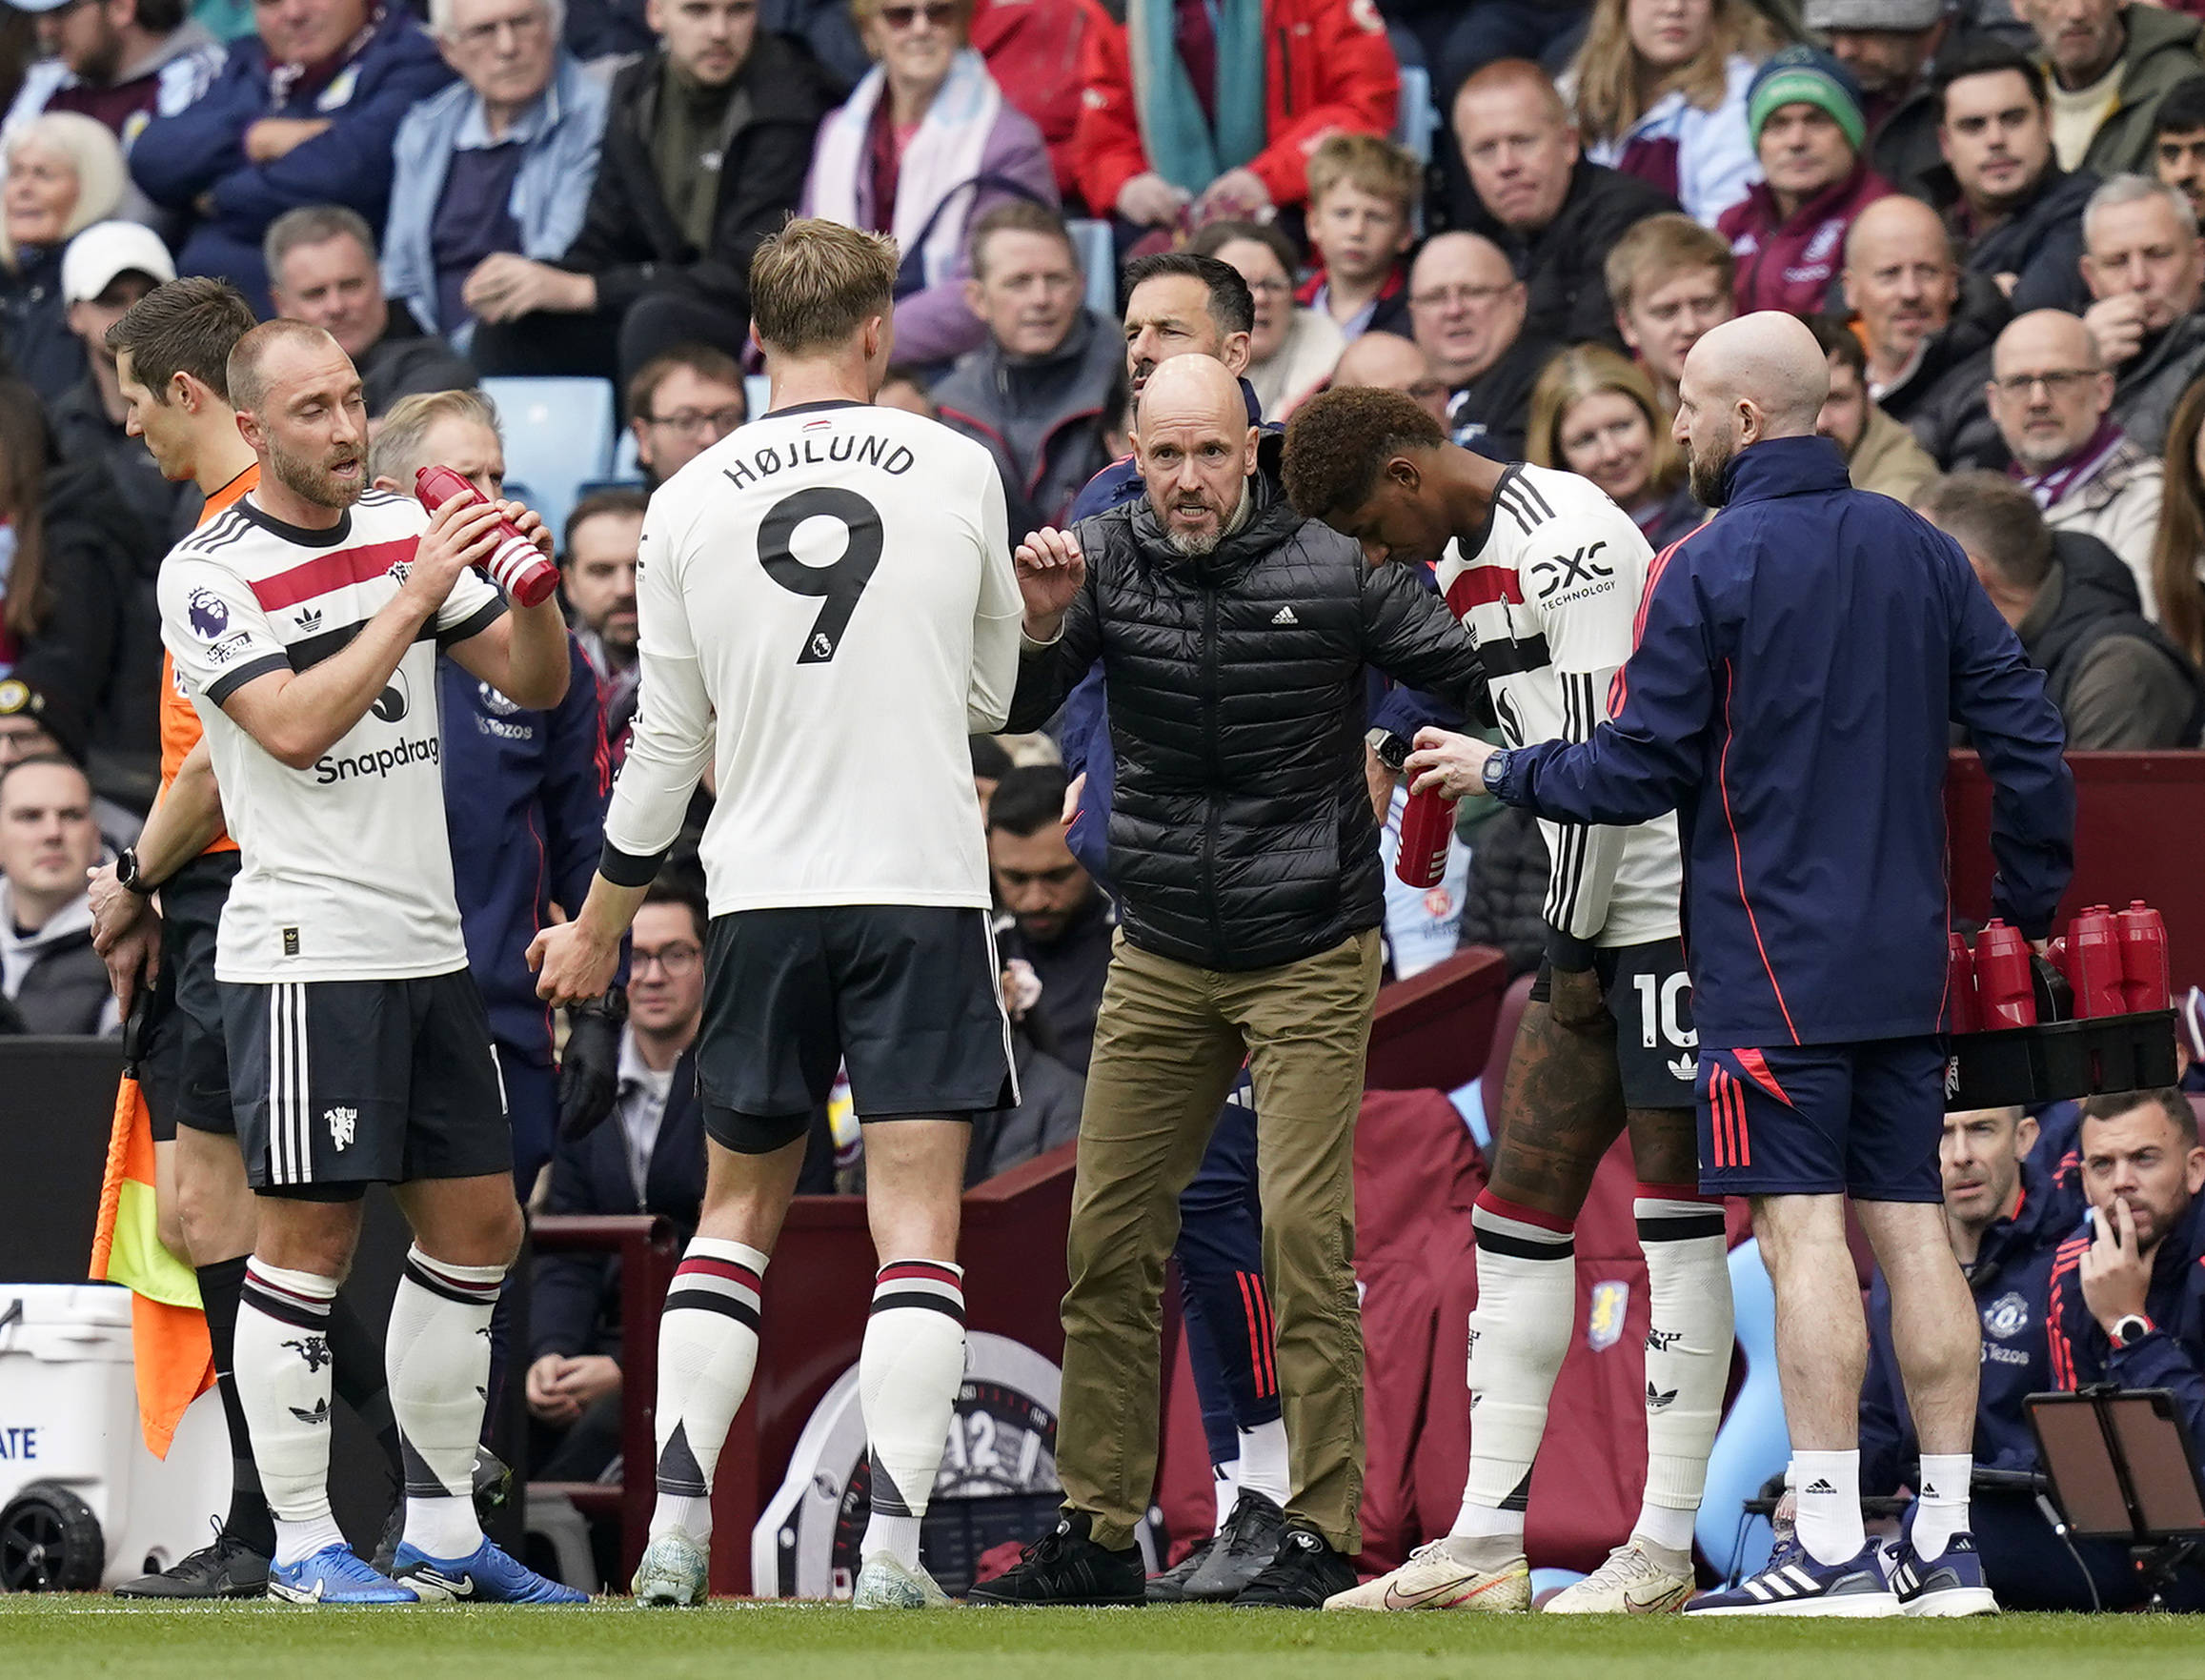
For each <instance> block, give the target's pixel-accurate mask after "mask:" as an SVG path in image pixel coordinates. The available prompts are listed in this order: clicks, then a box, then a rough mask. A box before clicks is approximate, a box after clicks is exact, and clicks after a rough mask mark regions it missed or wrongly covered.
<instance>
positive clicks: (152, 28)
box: [0, 0, 222, 204]
mask: <svg viewBox="0 0 2205 1680" xmlns="http://www.w3.org/2000/svg"><path fill="white" fill-rule="evenodd" d="M16 10H18V11H28V12H30V13H31V14H32V15H33V16H35V17H36V18H37V20H38V23H37V28H38V44H39V46H40V47H41V48H42V49H43V50H44V51H46V53H47V54H48V56H47V57H44V58H42V59H40V60H39V61H38V62H37V63H36V64H34V65H32V66H30V69H29V70H27V71H25V72H24V76H23V86H22V88H21V90H20V91H18V92H17V93H16V95H15V100H14V103H13V104H11V105H10V106H9V108H8V120H7V122H6V124H5V125H0V127H4V129H5V131H6V132H13V131H15V130H16V129H19V128H21V127H22V126H23V125H24V124H25V123H28V122H29V121H30V120H31V118H33V117H35V116H37V115H39V114H40V113H41V112H44V111H81V112H83V113H84V114H85V115H86V116H89V117H91V118H92V119H94V120H95V121H97V122H101V123H104V124H106V125H107V127H109V128H111V129H112V130H113V131H114V133H115V138H116V139H118V140H120V141H121V142H122V143H123V147H124V149H125V150H126V151H128V150H129V148H130V146H131V143H132V142H133V141H135V140H136V139H137V137H138V133H139V131H140V130H142V129H143V128H144V127H145V126H146V124H147V123H148V122H150V121H152V119H153V118H154V117H156V116H173V115H174V114H175V113H176V112H177V111H182V110H183V109H184V108H185V107H186V106H187V105H190V104H191V103H192V101H193V100H195V99H197V98H198V97H199V96H200V95H201V94H202V93H204V92H206V91H207V88H208V85H209V84H210V83H212V81H213V80H214V77H215V75H216V73H217V72H218V71H220V70H221V69H222V44H221V43H220V42H219V41H217V40H215V39H214V37H213V36H212V35H211V34H209V33H208V32H207V30H206V29H205V27H204V26H203V25H201V24H200V23H199V22H198V21H197V20H196V19H195V18H192V17H191V16H190V15H188V13H189V10H190V9H189V8H188V7H186V6H185V5H184V4H183V0H26V3H25V4H23V5H21V6H18V7H17V8H16ZM139 202H140V203H141V204H142V203H143V200H140V201H139Z"/></svg>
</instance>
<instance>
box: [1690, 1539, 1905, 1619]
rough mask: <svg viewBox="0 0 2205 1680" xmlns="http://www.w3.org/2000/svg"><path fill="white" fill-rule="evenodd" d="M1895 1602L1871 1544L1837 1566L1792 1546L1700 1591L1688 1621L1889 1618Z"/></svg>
mask: <svg viewBox="0 0 2205 1680" xmlns="http://www.w3.org/2000/svg"><path fill="white" fill-rule="evenodd" d="M1898 1613H1899V1601H1898V1597H1897V1595H1896V1594H1895V1593H1893V1592H1892V1591H1891V1584H1890V1583H1889V1582H1887V1581H1886V1580H1885V1579H1884V1571H1883V1565H1882V1562H1881V1560H1880V1559H1879V1557H1878V1555H1877V1547H1876V1543H1875V1542H1874V1541H1873V1540H1871V1541H1870V1542H1869V1543H1868V1544H1867V1545H1866V1546H1864V1547H1862V1548H1860V1550H1859V1551H1858V1552H1857V1553H1856V1554H1854V1555H1853V1556H1851V1557H1850V1558H1848V1559H1846V1560H1845V1562H1843V1563H1839V1564H1824V1563H1817V1562H1815V1560H1814V1557H1813V1554H1812V1553H1811V1552H1809V1551H1808V1549H1807V1548H1805V1547H1803V1546H1801V1545H1800V1544H1799V1543H1798V1542H1797V1541H1794V1542H1792V1544H1791V1545H1790V1546H1787V1547H1785V1548H1782V1549H1781V1550H1778V1551H1775V1552H1772V1553H1771V1554H1770V1558H1769V1561H1768V1563H1767V1564H1765V1565H1764V1566H1762V1569H1761V1572H1760V1573H1759V1574H1757V1575H1749V1576H1748V1577H1747V1578H1746V1579H1745V1580H1743V1581H1741V1582H1739V1583H1738V1585H1737V1586H1735V1587H1731V1588H1729V1589H1725V1590H1723V1591H1720V1592H1703V1593H1702V1594H1700V1596H1699V1597H1697V1598H1695V1599H1693V1600H1692V1602H1691V1603H1689V1604H1688V1605H1687V1606H1685V1614H1686V1615H1688V1616H1895V1615H1897V1614H1898Z"/></svg>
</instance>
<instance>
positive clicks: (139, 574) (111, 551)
mask: <svg viewBox="0 0 2205 1680" xmlns="http://www.w3.org/2000/svg"><path fill="white" fill-rule="evenodd" d="M173 278H175V274H174V271H173V270H172V268H171V267H170V264H169V253H168V249H167V248H166V247H165V246H163V245H162V243H161V241H160V239H159V237H158V236H157V235H155V234H154V233H152V230H151V229H148V228H143V227H140V226H138V225H137V224H136V223H134V222H99V223H96V224H94V225H93V226H92V227H90V228H87V229H86V230H85V231H84V232H83V233H79V234H78V235H77V236H76V238H75V239H74V240H72V241H71V244H70V248H69V254H68V256H67V257H66V258H65V259H64V261H63V264H62V285H63V290H64V292H65V293H67V294H68V297H69V325H70V329H71V332H73V333H74V334H76V335H77V337H78V338H79V339H81V340H82V341H83V343H84V346H85V351H86V356H87V360H88V361H89V362H90V364H91V371H90V372H89V373H88V374H86V375H85V377H84V378H83V379H82V380H81V381H80V382H79V383H78V384H77V385H76V386H75V387H74V388H73V389H72V390H71V391H70V392H69V393H68V394H67V395H65V396H64V397H63V398H62V400H61V401H60V402H59V403H57V404H55V405H54V406H53V408H52V411H51V420H52V424H53V433H54V444H55V459H54V465H53V468H52V470H51V472H50V473H49V474H48V476H47V480H46V495H45V521H44V527H43V530H42V532H41V534H40V540H41V545H42V547H43V549H44V553H45V558H46V565H45V575H46V586H45V589H44V592H43V593H44V595H45V597H46V599H45V605H44V612H43V616H42V617H41V621H40V624H39V628H38V631H37V633H36V634H35V635H34V636H32V637H30V638H28V639H27V640H26V642H25V644H24V647H23V652H22V656H21V658H20V659H19V660H18V661H17V665H16V670H17V672H18V674H19V675H21V676H23V677H26V678H30V679H31V680H32V681H34V682H36V683H38V684H40V685H41V687H42V688H43V689H44V690H45V692H46V694H47V695H48V697H49V698H51V699H52V700H53V701H55V702H56V703H58V704H59V705H60V706H62V707H63V708H64V709H65V710H66V712H67V713H68V715H69V716H70V717H71V718H73V719H76V720H78V726H79V733H80V735H81V739H76V740H74V741H72V742H71V743H70V745H69V748H68V750H69V753H70V756H71V758H73V759H76V760H77V761H78V762H80V763H81V764H83V765H84V767H85V769H86V771H87V772H88V773H89V774H90V776H91V781H92V786H93V788H94V789H95V790H96V792H97V793H98V794H99V795H100V797H101V798H102V799H104V800H113V801H114V802H115V803H116V804H118V805H119V806H122V807H125V808H127V809H129V810H131V811H132V812H134V813H136V814H137V815H138V816H139V817H142V816H143V815H144V813H145V812H146V811H147V810H148V809H149V808H150V807H151V806H152V800H153V795H154V792H155V790H156V789H157V787H158V786H159V783H160V740H159V734H158V727H157V723H156V714H157V712H158V709H159V704H158V703H159V699H160V670H161V620H160V608H159V606H158V604H157V603H156V601H155V599H154V579H155V577H156V575H157V574H158V572H159V570H160V564H161V559H162V557H164V556H165V555H166V554H167V553H168V552H169V549H170V547H171V545H172V544H173V543H174V542H175V541H177V540H178V539H179V538H180V537H182V536H184V535H185V534H186V533H187V532H188V531H189V530H190V529H191V527H192V522H193V520H194V519H196V517H197V516H198V513H199V508H200V503H201V497H200V496H199V492H198V491H197V489H196V488H195V487H193V486H192V484H191V483H189V482H186V483H182V484H171V483H170V482H169V481H168V480H167V479H166V478H164V477H162V476H161V472H160V469H159V467H158V466H156V465H155V464H154V461H153V457H152V455H150V454H149V453H148V452H147V450H146V447H145V445H144V444H143V443H142V442H140V441H139V440H138V439H137V438H135V437H133V436H131V435H130V432H129V429H128V426H127V424H126V416H127V414H128V410H127V408H126V405H125V404H124V402H123V400H122V393H121V388H120V385H119V383H118V381H117V378H116V374H115V358H114V352H112V351H111V350H110V349H108V347H107V342H106V338H107V331H108V329H109V328H110V327H111V326H112V325H113V324H114V322H116V321H117V320H119V319H121V317H122V314H123V312H124V311H125V310H127V309H129V308H130V307H131V305H132V304H134V303H136V302H137V301H138V299H139V298H141V297H143V296H145V294H146V293H149V292H151V291H152V289H153V288H154V286H155V285H157V284H159V283H160V282H162V281H165V280H172V279H173Z"/></svg>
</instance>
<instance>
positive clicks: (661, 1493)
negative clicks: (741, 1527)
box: [651, 1237, 766, 1546]
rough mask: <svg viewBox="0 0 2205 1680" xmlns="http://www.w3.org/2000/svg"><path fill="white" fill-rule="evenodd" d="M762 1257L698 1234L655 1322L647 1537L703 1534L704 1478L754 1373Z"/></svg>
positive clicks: (707, 1505)
mask: <svg viewBox="0 0 2205 1680" xmlns="http://www.w3.org/2000/svg"><path fill="white" fill-rule="evenodd" d="M765 1267H766V1257H765V1256H764V1255H763V1254H760V1253H759V1251H758V1250H757V1249H756V1248H753V1247H751V1246H750V1245H749V1244H747V1243H731V1242H727V1241H724V1240H723V1239H721V1238H718V1237H698V1238H696V1239H694V1240H693V1241H692V1242H691V1243H690V1245H689V1249H688V1252H687V1253H686V1254H684V1255H683V1256H682V1260H681V1264H680V1265H678V1266H677V1267H676V1268H675V1271H674V1282H673V1284H672V1285H670V1286H669V1287H668V1288H667V1291H666V1313H665V1316H664V1317H662V1318H661V1319H660V1320H659V1321H658V1413H657V1437H658V1503H657V1508H655V1509H654V1510H653V1511H652V1513H651V1534H652V1537H653V1538H654V1539H656V1538H657V1536H658V1535H660V1534H665V1533H669V1532H675V1531H678V1532H680V1533H683V1534H686V1535H687V1536H688V1537H689V1538H690V1539H692V1540H694V1541H696V1542H697V1543H698V1545H700V1546H701V1545H702V1544H703V1543H704V1542H705V1541H706V1540H707V1539H709V1538H710V1537H711V1534H712V1472H713V1471H714V1470H715V1469H716V1468H717V1467H718V1464H719V1453H720V1449H721V1448H722V1447H725V1446H726V1445H727V1430H728V1426H729V1425H731V1424H733V1423H734V1422H735V1414H736V1413H737V1412H738V1411H739V1410H741V1409H742V1402H743V1397H744V1396H745V1395H747V1394H748V1393H749V1392H750V1380H751V1377H752V1376H753V1374H755V1372H756V1371H757V1369H758V1297H759V1286H760V1285H761V1284H762V1283H763V1282H764V1279H765Z"/></svg>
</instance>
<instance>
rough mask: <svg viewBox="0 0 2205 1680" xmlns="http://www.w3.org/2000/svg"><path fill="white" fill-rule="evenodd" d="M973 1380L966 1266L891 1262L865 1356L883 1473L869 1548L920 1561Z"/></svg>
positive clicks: (879, 1288) (861, 1366)
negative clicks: (964, 1389)
mask: <svg viewBox="0 0 2205 1680" xmlns="http://www.w3.org/2000/svg"><path fill="white" fill-rule="evenodd" d="M963 1381H964V1271H963V1268H961V1267H960V1266H956V1265H951V1264H950V1263H949V1262H947V1261H944V1260H892V1261H890V1262H889V1263H888V1264H887V1265H884V1266H882V1267H881V1268H880V1274H879V1276H878V1277H877V1278H876V1279H875V1281H874V1285H873V1313H872V1316H871V1317H870V1318H868V1319H867V1320H866V1321H865V1343H864V1346H863V1347H862V1348H861V1349H860V1352H859V1355H858V1397H859V1401H860V1405H861V1407H863V1410H864V1414H865V1439H866V1442H867V1444H868V1447H869V1449H870V1451H871V1453H872V1480H873V1515H872V1517H871V1519H870V1520H869V1521H868V1522H867V1524H866V1526H865V1538H864V1539H863V1541H861V1542H860V1545H859V1548H858V1551H859V1555H860V1556H861V1557H862V1556H865V1555H867V1554H869V1553H872V1552H876V1551H885V1552H887V1553H889V1554H890V1555H891V1556H893V1557H894V1558H895V1559H896V1561H897V1562H898V1563H900V1564H901V1565H902V1566H903V1567H904V1568H905V1569H917V1568H918V1567H919V1519H920V1517H922V1516H924V1515H925V1514H926V1502H927V1499H928V1498H929V1497H930V1496H931V1495H932V1494H933V1492H934V1475H935V1472H936V1471H937V1470H939V1469H940V1468H941V1449H942V1447H943V1445H944V1444H945V1443H946V1442H947V1440H948V1438H949V1420H950V1415H951V1413H952V1412H954V1411H955V1410H956V1408H957V1390H958V1387H959V1386H960V1385H961V1384H962V1383H963ZM899 1519H901V1520H899Z"/></svg>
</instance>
